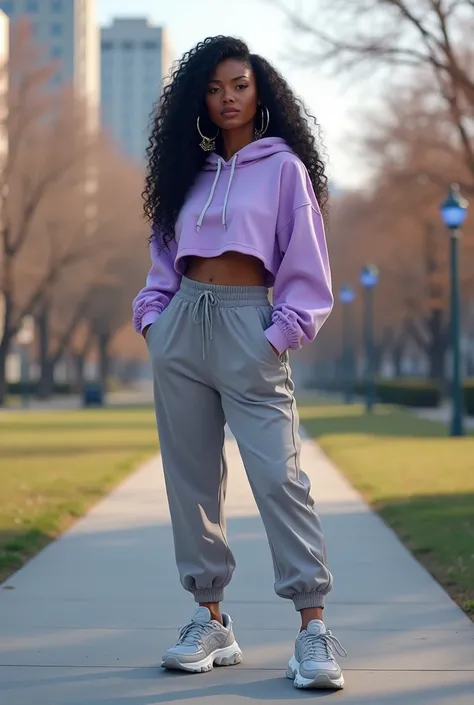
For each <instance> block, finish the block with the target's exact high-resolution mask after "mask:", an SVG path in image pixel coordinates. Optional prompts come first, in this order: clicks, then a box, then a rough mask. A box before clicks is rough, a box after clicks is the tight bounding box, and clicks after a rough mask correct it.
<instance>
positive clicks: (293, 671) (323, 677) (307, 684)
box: [286, 659, 345, 690]
mask: <svg viewBox="0 0 474 705" xmlns="http://www.w3.org/2000/svg"><path fill="white" fill-rule="evenodd" d="M286 677H287V678H289V679H290V680H292V681H293V685H294V687H295V688H298V689H300V690H310V689H314V690H342V689H343V688H344V685H345V683H344V676H343V675H342V673H341V675H340V676H339V678H331V676H330V675H329V673H318V675H317V676H316V678H312V679H310V678H303V677H302V676H300V672H299V664H298V663H297V661H293V659H292V660H291V661H290V663H289V665H288V670H287V672H286Z"/></svg>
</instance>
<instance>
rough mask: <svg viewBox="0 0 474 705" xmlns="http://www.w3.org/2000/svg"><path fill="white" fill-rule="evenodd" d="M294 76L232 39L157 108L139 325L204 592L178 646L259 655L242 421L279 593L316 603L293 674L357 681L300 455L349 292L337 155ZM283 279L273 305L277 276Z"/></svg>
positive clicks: (175, 520) (188, 564)
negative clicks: (310, 400)
mask: <svg viewBox="0 0 474 705" xmlns="http://www.w3.org/2000/svg"><path fill="white" fill-rule="evenodd" d="M305 115H306V113H305V112H304V110H303V109H302V106H301V105H300V103H299V102H298V101H297V99H296V98H295V96H294V95H293V93H292V91H291V89H290V88H289V86H288V85H287V83H286V82H285V81H284V79H283V78H282V77H281V76H280V75H279V74H278V73H277V72H276V71H275V69H274V68H273V67H272V66H270V64H269V63H268V62H267V61H265V59H262V58H261V57H260V56H257V55H255V54H250V53H249V50H248V48H247V46H246V45H245V44H244V43H243V42H242V41H240V40H237V39H234V38H231V37H214V38H209V39H206V40H205V41H204V42H202V43H200V44H198V45H197V46H196V47H195V48H194V49H192V50H191V51H190V52H188V53H187V54H185V56H184V57H183V59H182V60H181V62H180V63H179V65H178V67H177V68H176V70H175V71H174V73H173V75H172V80H171V82H170V83H169V84H168V85H167V86H166V88H165V89H164V92H163V97H162V99H161V101H160V104H159V105H158V107H157V109H156V115H155V116H154V125H153V129H152V134H151V139H150V146H149V149H148V155H149V168H148V176H147V180H146V188H145V194H144V196H145V212H146V215H147V216H148V218H149V219H150V221H151V222H152V223H153V228H152V235H151V238H150V250H151V260H152V267H151V270H150V272H149V275H148V278H147V282H146V286H145V288H144V289H142V291H141V292H140V293H139V294H138V296H137V298H136V299H135V301H134V323H135V327H136V329H137V331H139V332H141V333H142V334H143V335H144V336H145V338H146V341H147V344H148V348H149V351H150V356H151V360H152V364H153V370H154V378H155V381H154V393H155V404H156V415H157V422H158V429H159V434H160V445H161V452H162V458H163V466H164V472H165V479H166V487H167V493H168V501H169V506H170V513H171V520H172V524H173V534H174V541H175V552H176V560H177V564H178V568H179V572H180V578H181V583H182V585H183V587H184V588H185V589H186V590H188V591H189V592H191V593H192V594H193V595H194V599H195V601H196V602H197V603H198V604H199V607H198V609H197V612H196V614H195V616H194V618H193V619H192V620H191V622H190V623H189V624H187V626H185V627H184V628H183V629H182V630H181V632H180V635H179V638H178V642H177V644H176V645H175V646H173V647H172V648H170V649H169V650H168V651H167V652H166V653H165V654H164V657H163V661H162V666H163V667H164V668H169V669H173V668H175V669H181V670H185V671H193V672H201V671H208V670H210V669H211V668H212V667H213V665H214V664H218V665H233V664H237V663H240V661H241V659H242V655H241V651H240V648H239V646H238V644H237V642H236V641H235V638H234V634H233V629H232V622H231V619H230V617H229V616H228V615H226V614H223V613H221V610H220V603H221V601H222V599H223V593H224V588H225V587H226V585H228V583H229V582H230V580H231V577H232V573H233V571H234V567H235V562H234V557H233V555H232V552H231V549H230V548H229V545H228V544H227V540H226V535H225V520H224V516H223V500H224V496H225V489H226V475H227V467H226V460H225V455H224V426H225V423H226V421H227V423H228V424H229V427H230V428H231V430H232V432H233V434H234V435H235V438H236V439H237V443H238V445H239V449H240V452H241V455H242V459H243V462H244V465H245V469H246V472H247V475H248V478H249V481H250V484H251V487H252V490H253V493H254V496H255V499H256V502H257V505H258V507H259V511H260V513H261V516H262V519H263V522H264V524H265V528H266V531H267V535H268V539H269V543H270V547H271V551H272V557H273V563H274V568H275V580H276V582H275V590H276V592H277V594H278V595H280V596H281V597H283V598H287V599H291V600H293V602H294V605H295V607H296V610H298V611H299V612H300V614H301V622H302V623H301V631H300V633H299V635H298V637H297V639H296V646H295V652H294V655H293V657H292V659H291V661H290V664H289V668H288V676H289V677H290V678H292V679H293V681H294V685H295V686H296V687H298V688H310V687H315V688H335V689H337V688H342V687H343V685H344V679H343V675H342V672H341V669H340V667H339V665H338V664H337V662H336V660H335V658H334V650H337V651H338V652H339V653H340V654H341V655H344V651H343V649H342V647H341V646H340V644H339V642H338V641H337V640H336V639H335V638H334V637H333V636H332V635H331V633H330V632H329V631H327V630H326V627H325V625H324V622H323V618H322V615H323V606H324V598H325V596H326V594H327V593H328V592H329V590H330V589H331V585H332V576H331V574H330V573H329V571H328V569H327V567H326V551H325V545H324V538H323V533H322V530H321V525H320V522H319V519H318V518H317V516H316V514H315V512H314V507H313V500H312V499H311V497H310V494H309V492H310V483H309V480H308V477H307V476H306V475H305V474H304V473H303V472H302V471H301V470H300V467H299V449H300V441H299V437H298V417H297V411H296V406H295V401H294V397H293V383H292V381H291V378H290V369H289V366H288V350H289V349H297V348H300V347H301V346H302V345H304V344H306V343H309V342H311V341H312V340H313V339H314V338H315V336H316V333H317V332H318V330H319V329H320V327H321V326H322V324H323V322H324V321H325V319H326V318H327V316H328V315H329V313H330V311H331V307H332V304H333V299H332V294H331V281H330V271H329V264H328V255H327V249H326V243H325V237H324V228H323V219H322V216H321V212H320V209H319V206H318V201H319V203H320V204H321V205H322V206H324V204H325V202H326V199H327V180H326V177H325V174H324V165H323V162H322V160H321V158H320V156H319V154H318V152H317V149H316V144H315V138H314V136H313V134H312V132H311V130H310V127H309V125H308V122H307V120H306V118H305ZM269 287H273V307H272V306H271V305H270V303H269V301H268V288H269Z"/></svg>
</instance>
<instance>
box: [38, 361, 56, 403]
mask: <svg viewBox="0 0 474 705" xmlns="http://www.w3.org/2000/svg"><path fill="white" fill-rule="evenodd" d="M55 367H56V364H55V360H52V359H51V358H49V357H48V358H47V359H46V360H43V361H42V364H41V376H40V379H39V382H38V392H37V394H38V397H39V398H40V399H49V398H50V397H52V396H53V393H54V369H55Z"/></svg>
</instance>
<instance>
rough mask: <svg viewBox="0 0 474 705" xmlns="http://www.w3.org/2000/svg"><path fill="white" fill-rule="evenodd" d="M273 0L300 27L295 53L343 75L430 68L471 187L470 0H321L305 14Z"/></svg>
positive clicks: (473, 75) (473, 73)
mask: <svg viewBox="0 0 474 705" xmlns="http://www.w3.org/2000/svg"><path fill="white" fill-rule="evenodd" d="M268 1H269V2H271V4H272V5H274V6H276V7H279V8H280V9H281V10H282V11H283V12H284V13H285V14H286V16H287V17H288V19H289V20H290V22H291V25H292V27H293V28H294V29H295V30H296V32H297V33H298V37H299V47H298V48H297V49H296V51H295V54H294V56H296V60H297V61H301V62H303V63H304V64H306V65H311V66H318V67H321V66H324V65H326V66H328V65H329V66H331V67H332V69H335V70H336V71H337V72H338V74H339V75H340V74H341V71H342V72H353V71H354V70H362V71H365V74H364V73H363V74H362V76H364V77H365V78H366V79H367V77H368V76H369V75H370V76H371V75H372V74H373V71H374V69H377V68H379V69H380V68H382V69H383V68H385V69H389V70H390V75H393V70H394V68H395V69H400V70H401V71H404V72H405V75H407V72H408V73H410V72H412V71H415V72H416V73H417V74H418V75H419V74H420V71H421V72H422V73H424V74H425V75H430V76H431V77H432V78H433V79H434V81H435V82H436V86H437V94H438V99H439V102H440V103H441V104H442V105H443V106H444V108H445V109H446V111H447V112H448V113H449V116H450V122H451V125H452V127H453V128H454V134H455V135H456V137H457V140H458V142H459V145H460V147H461V149H462V154H463V158H464V162H465V165H466V167H467V169H468V173H469V188H470V190H471V191H474V143H473V141H472V127H473V125H472V121H473V116H474V56H473V53H472V43H471V36H472V31H473V28H474V3H473V2H472V0H351V1H350V2H348V0H316V2H313V3H312V6H313V11H312V12H310V11H308V12H307V13H306V14H305V13H304V11H303V12H302V11H301V6H300V4H299V3H297V4H295V2H293V0H268ZM301 45H302V46H301ZM399 75H400V74H399ZM370 85H373V82H372V83H371V84H370Z"/></svg>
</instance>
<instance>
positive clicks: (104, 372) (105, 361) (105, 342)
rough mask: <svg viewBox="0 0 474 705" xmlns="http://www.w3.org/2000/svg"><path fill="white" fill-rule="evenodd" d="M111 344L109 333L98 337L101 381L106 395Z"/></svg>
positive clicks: (100, 334)
mask: <svg viewBox="0 0 474 705" xmlns="http://www.w3.org/2000/svg"><path fill="white" fill-rule="evenodd" d="M109 343H110V336H109V334H108V333H99V336H98V346H99V380H100V383H101V386H102V390H103V392H104V394H106V393H107V382H108V377H109V367H110V358H109Z"/></svg>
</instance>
